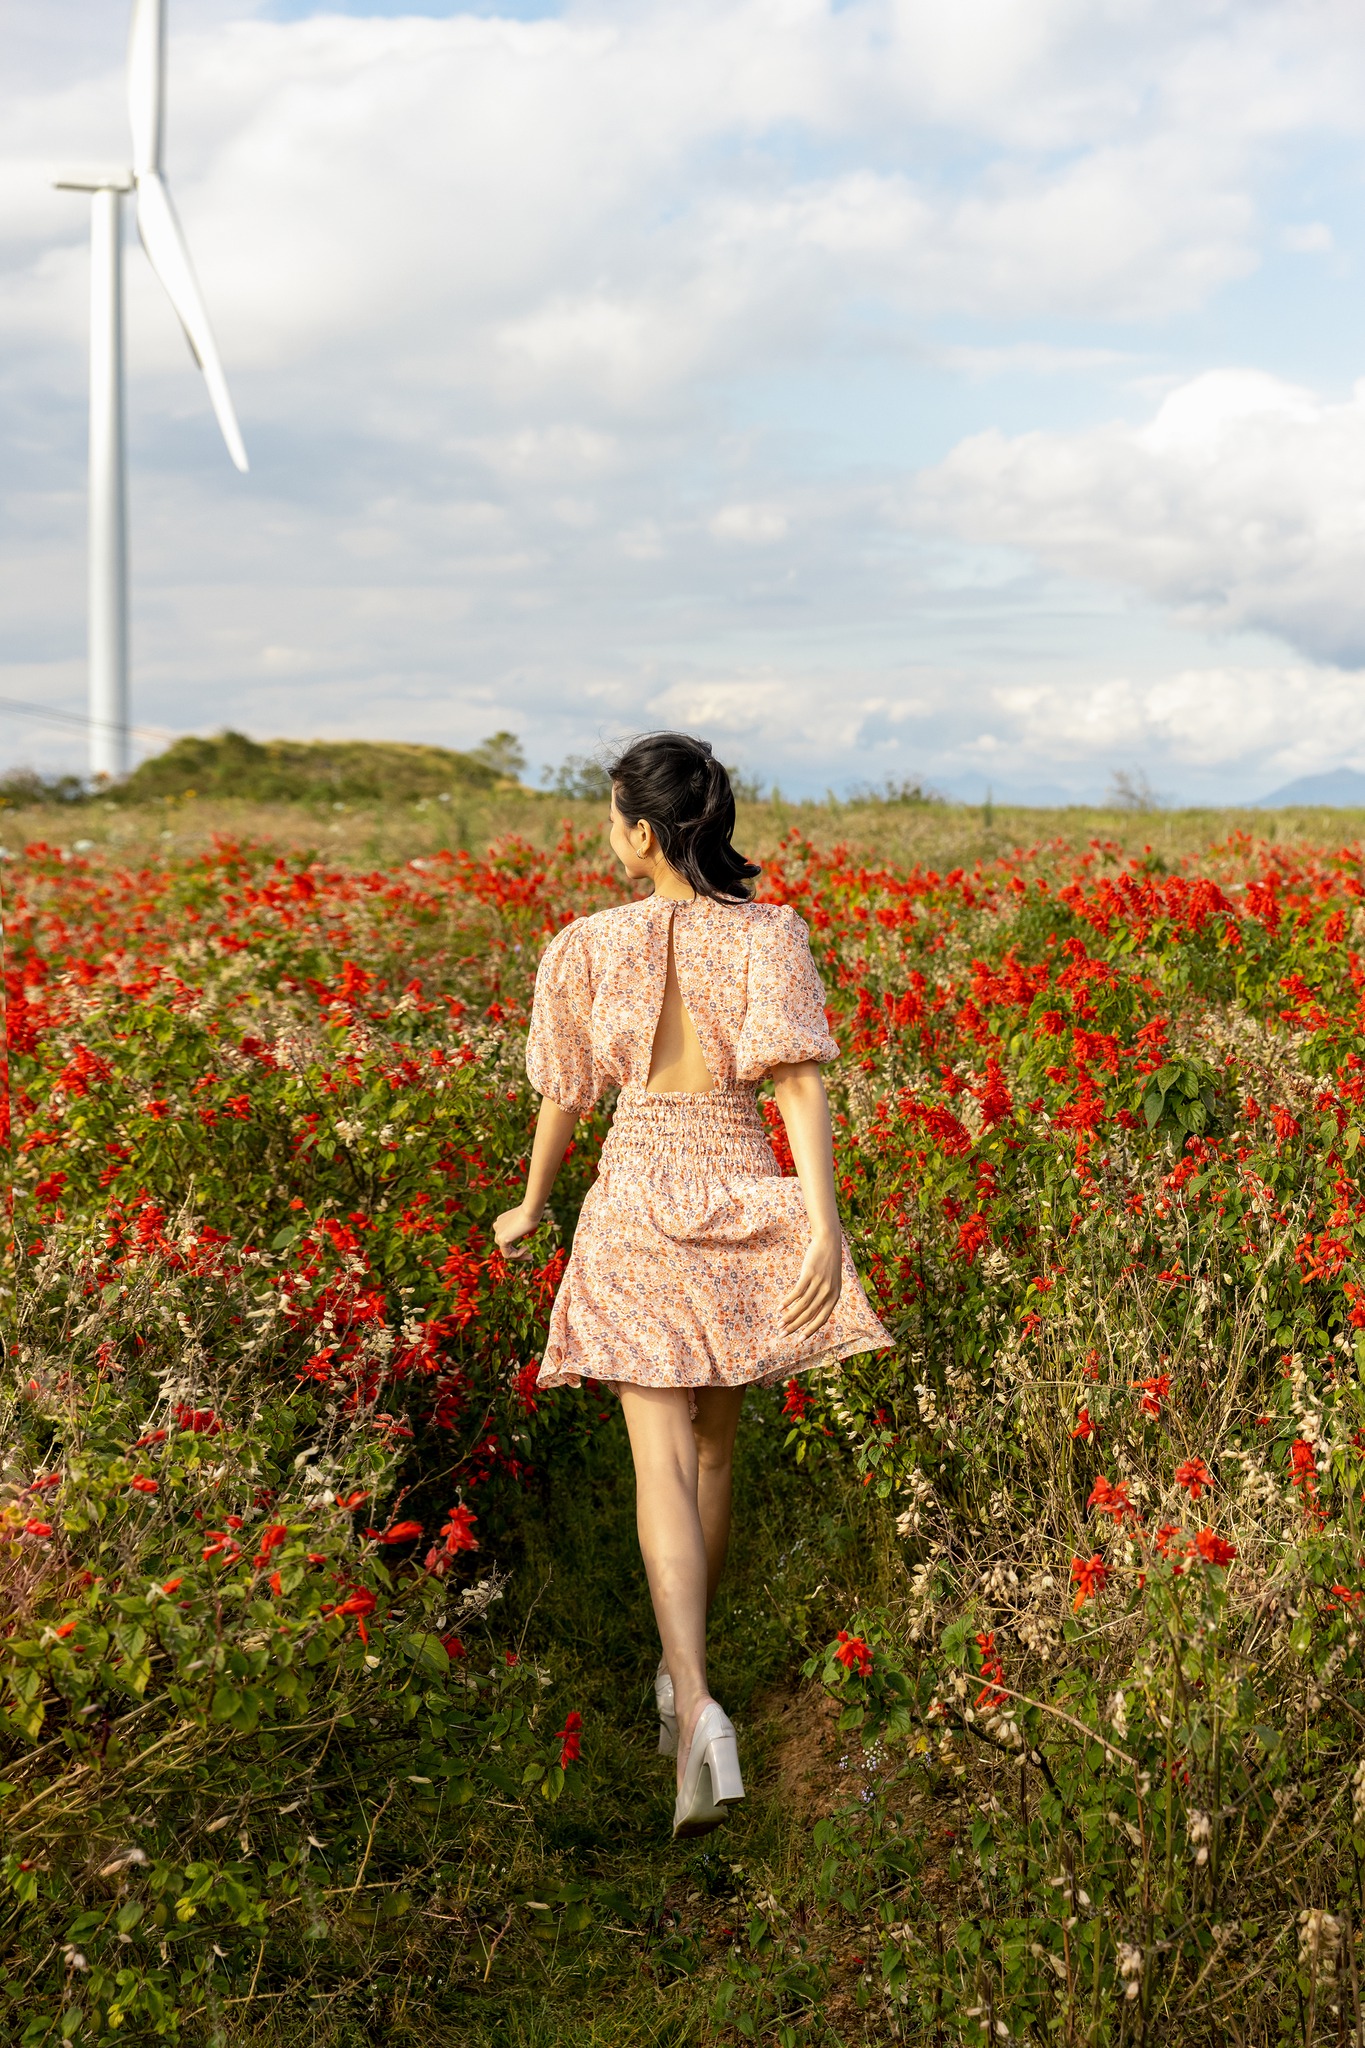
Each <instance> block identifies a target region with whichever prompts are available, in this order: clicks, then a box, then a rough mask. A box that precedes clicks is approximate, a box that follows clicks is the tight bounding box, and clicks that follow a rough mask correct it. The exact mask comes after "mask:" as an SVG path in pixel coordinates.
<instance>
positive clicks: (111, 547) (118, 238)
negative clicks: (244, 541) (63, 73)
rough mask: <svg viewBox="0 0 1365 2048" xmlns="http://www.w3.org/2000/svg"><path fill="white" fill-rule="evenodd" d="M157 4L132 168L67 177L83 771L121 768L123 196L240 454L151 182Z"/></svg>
mask: <svg viewBox="0 0 1365 2048" xmlns="http://www.w3.org/2000/svg"><path fill="white" fill-rule="evenodd" d="M165 83H166V7H165V0H133V27H132V36H131V39H130V41H129V46H128V114H129V118H130V121H131V123H132V131H133V162H132V168H131V169H130V170H129V169H117V170H104V171H88V172H82V171H73V172H70V173H69V174H68V175H66V176H64V177H60V178H58V179H56V180H55V181H54V182H55V183H56V185H57V186H58V188H59V189H60V190H61V191H64V192H88V193H89V194H90V195H91V211H90V562H89V574H90V613H89V627H88V630H89V642H90V773H91V774H92V775H93V776H97V777H117V776H120V775H126V774H127V772H128V531H127V529H128V488H127V478H126V469H125V455H124V441H123V195H124V193H125V192H133V193H135V194H136V204H137V227H138V234H139V235H140V236H141V238H142V246H143V248H144V249H145V250H146V252H147V260H148V262H149V263H150V264H151V266H152V269H153V270H154V271H155V272H156V275H157V277H158V278H159V279H160V280H161V285H162V288H163V290H164V291H165V293H166V296H167V298H168V299H169V300H170V302H171V304H172V306H174V308H175V310H176V313H177V314H178V315H179V318H180V324H181V326H182V327H183V328H184V330H185V339H186V340H187V341H188V342H189V345H190V350H191V352H192V354H193V356H194V360H195V361H196V362H197V363H198V365H199V367H200V369H201V370H202V371H203V373H204V381H205V383H206V384H207V385H208V388H209V398H210V400H211V402H212V405H213V410H214V412H215V413H216V415H217V418H218V424H219V426H220V427H221V428H222V430H223V439H224V441H226V443H227V451H228V454H229V455H230V456H231V457H232V460H233V461H234V463H235V464H236V465H237V467H238V469H240V470H245V469H246V466H247V461H246V449H245V448H244V447H243V445H242V436H241V433H240V431H239V429H238V426H237V415H236V413H235V412H234V411H233V409H232V398H231V395H230V393H229V391H228V387H227V378H226V377H225V376H224V375H223V365H222V361H221V359H220V357H219V354H218V348H217V344H216V343H215V341H214V339H213V329H212V328H211V327H210V325H209V316H208V312H207V309H206V307H205V305H204V299H203V294H202V293H201V291H200V289H199V283H198V280H197V278H196V277H195V274H194V266H193V264H192V263H191V262H190V252H189V249H188V248H187V247H186V244H185V236H184V233H183V231H182V229H181V226H180V222H179V220H178V219H177V218H176V213H175V208H174V207H173V206H172V204H171V195H170V193H169V192H168V191H167V189H166V183H165V179H164V178H163V176H162V166H161V157H162V146H163V139H164V130H165Z"/></svg>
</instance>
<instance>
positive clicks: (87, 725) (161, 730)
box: [0, 697, 175, 740]
mask: <svg viewBox="0 0 1365 2048" xmlns="http://www.w3.org/2000/svg"><path fill="white" fill-rule="evenodd" d="M0 711H23V712H26V713H27V714H28V715H29V717H31V718H55V719H56V720H57V721H58V722H59V723H60V724H62V725H79V726H81V727H82V728H83V729H84V730H85V731H87V732H88V731H89V730H90V729H91V727H92V726H100V727H101V728H102V729H103V730H104V731H105V732H119V731H125V732H135V733H136V734H137V735H138V737H139V738H140V739H144V740H172V739H174V738H175V734H174V733H173V732H168V731H167V730H166V728H165V726H161V725H158V726H152V725H129V726H124V727H120V726H117V725H116V724H115V723H114V721H113V720H112V719H108V718H91V717H90V716H89V714H88V713H86V712H83V711H58V710H57V708H56V706H55V705H52V704H26V703H24V701H23V700H22V698H19V697H0Z"/></svg>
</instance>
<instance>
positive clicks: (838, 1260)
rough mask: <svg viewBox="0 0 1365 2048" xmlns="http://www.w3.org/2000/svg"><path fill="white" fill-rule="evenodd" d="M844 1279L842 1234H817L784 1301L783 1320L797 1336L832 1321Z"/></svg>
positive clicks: (810, 1334) (809, 1334)
mask: <svg viewBox="0 0 1365 2048" xmlns="http://www.w3.org/2000/svg"><path fill="white" fill-rule="evenodd" d="M843 1280H844V1246H843V1239H842V1238H841V1237H836V1238H817V1237H813V1238H812V1239H811V1241H810V1243H809V1244H808V1245H807V1247H806V1256H805V1258H804V1259H802V1261H801V1271H800V1273H799V1274H798V1275H797V1280H796V1285H795V1287H793V1288H792V1290H791V1292H790V1294H788V1295H786V1296H784V1298H783V1302H782V1320H783V1322H784V1323H785V1324H786V1326H787V1330H788V1333H789V1334H790V1335H791V1336H793V1337H813V1336H814V1335H815V1332H816V1331H817V1330H819V1329H821V1328H823V1326H824V1325H825V1324H826V1323H827V1322H828V1321H829V1319H830V1317H831V1316H832V1315H833V1313H834V1309H835V1305H836V1304H837V1302H838V1299H839V1293H840V1290H841V1288H842V1286H843Z"/></svg>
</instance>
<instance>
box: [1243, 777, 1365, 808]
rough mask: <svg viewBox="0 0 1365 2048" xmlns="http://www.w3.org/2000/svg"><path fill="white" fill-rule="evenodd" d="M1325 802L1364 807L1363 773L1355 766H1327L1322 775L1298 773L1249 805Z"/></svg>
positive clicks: (1266, 806)
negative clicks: (1292, 778)
mask: <svg viewBox="0 0 1365 2048" xmlns="http://www.w3.org/2000/svg"><path fill="white" fill-rule="evenodd" d="M1312 804H1326V805H1330V806H1332V807H1333V808H1334V809H1340V810H1352V811H1365V775H1362V774H1361V772H1360V770H1359V769H1358V768H1329V769H1328V771H1327V773H1326V774H1325V775H1300V776H1299V778H1298V780H1297V781H1296V782H1286V783H1285V784H1284V786H1283V788H1282V789H1272V790H1271V792H1270V795H1269V796H1263V797H1260V798H1259V799H1258V800H1257V802H1256V803H1254V804H1253V805H1252V807H1251V808H1252V809H1253V810H1257V811H1283V810H1288V809H1290V808H1294V807H1298V806H1300V805H1304V806H1307V805H1312Z"/></svg>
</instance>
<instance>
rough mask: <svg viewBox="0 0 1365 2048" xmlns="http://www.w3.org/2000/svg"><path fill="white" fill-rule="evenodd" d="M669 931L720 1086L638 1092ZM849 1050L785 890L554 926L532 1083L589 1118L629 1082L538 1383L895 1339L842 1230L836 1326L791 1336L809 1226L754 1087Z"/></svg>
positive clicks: (751, 1366) (747, 1377) (834, 1350)
mask: <svg viewBox="0 0 1365 2048" xmlns="http://www.w3.org/2000/svg"><path fill="white" fill-rule="evenodd" d="M670 928H671V932H672V941H673V958H674V964H675V968H676V972H677V977H678V986H679V991H680V993H681V996H682V1001H683V1006H684V1008H685V1009H686V1010H687V1012H688V1015H689V1016H690V1017H691V1019H692V1022H693V1025H694V1027H695V1029H696V1033H697V1038H698V1040H699V1042H700V1045H701V1051H702V1055H703V1057H704V1059H705V1061H706V1066H707V1069H708V1071H709V1072H710V1074H711V1076H712V1079H713V1080H714V1082H715V1084H716V1085H715V1087H714V1088H713V1089H712V1090H710V1091H709V1092H707V1093H704V1094H681V1093H678V1094H674V1093H664V1092H661V1091H659V1090H653V1091H650V1090H648V1089H647V1088H646V1086H645V1083H646V1081H647V1080H648V1077H649V1069H650V1061H651V1058H652V1056H653V1049H654V1037H655V1031H656V1028H657V1026H658V1021H659V1015H660V1011H661V1009H662V1007H663V1000H664V986H665V978H666V975H667V971H668V952H669V935H670ZM838 1050H839V1049H838V1047H837V1045H836V1044H835V1042H834V1040H833V1039H832V1038H831V1037H830V1034H829V1026H828V1024H827V1022H826V1019H825V1005H824V990H823V989H822V987H821V985H820V977H819V975H818V974H817V972H816V969H815V963H814V961H813V960H812V959H811V956H810V947H809V945H808V944H807V936H806V926H805V925H804V923H803V922H802V920H801V919H800V918H799V917H798V916H797V915H796V913H795V911H793V910H791V909H789V908H788V907H787V906H786V905H784V904H776V903H717V902H713V901H711V900H710V899H709V898H707V897H704V896H700V897H696V898H694V899H693V900H692V901H690V902H685V903H680V902H673V901H671V900H669V899H667V898H664V897H658V896H651V897H647V898H645V899H644V900H643V901H642V902H637V903H627V904H622V905H621V906H620V907H618V908H616V909H612V910H602V911H599V912H598V913H597V914H596V915H595V916H593V917H586V918H581V919H579V920H577V921H576V922H575V923H573V924H570V925H568V926H566V927H565V929H564V930H563V931H562V932H560V933H558V935H557V936H556V937H555V938H554V939H553V940H552V941H551V943H550V945H549V946H548V947H547V948H546V950H545V954H544V957H543V958H542V960H541V963H540V969H539V972H538V973H537V975H536V992H535V1003H534V1007H533V1010H532V1015H531V1033H530V1040H529V1043H528V1045H527V1049H526V1071H527V1073H528V1074H529V1076H530V1079H531V1085H532V1087H534V1088H535V1089H536V1090H537V1091H538V1092H539V1093H540V1094H541V1095H548V1096H549V1097H550V1099H551V1100H552V1101H554V1102H557V1103H558V1104H559V1105H560V1107H561V1108H562V1109H568V1110H577V1111H580V1112H582V1111H586V1110H589V1109H591V1108H592V1106H593V1105H594V1103H596V1102H597V1101H598V1099H599V1097H600V1096H601V1095H602V1093H603V1091H604V1089H607V1088H611V1087H614V1088H618V1089H619V1090H620V1094H619V1096H618V1098H617V1103H616V1110H615V1114H614V1117H613V1120H612V1126H611V1130H610V1132H609V1134H608V1136H607V1140H606V1143H605V1145H604V1146H603V1148H602V1156H601V1161H600V1164H599V1168H598V1175H597V1179H596V1181H595V1183H594V1184H593V1186H592V1188H591V1189H590V1190H589V1192H588V1196H587V1199H586V1201H585V1202H584V1204H583V1209H582V1214H581V1216H580V1218H579V1223H578V1229H577V1232H576V1233H575V1236H574V1243H573V1252H572V1254H571V1256H570V1259H569V1263H568V1267H567V1269H566V1271H565V1274H564V1279H563V1281H562V1283H561V1285H560V1289H559V1292H558V1294H557V1296H556V1297H555V1304H554V1309H553V1312H552V1314H551V1317H550V1336H549V1343H548V1344H547V1346H546V1350H545V1356H544V1359H543V1360H542V1362H541V1367H540V1373H539V1378H538V1382H537V1384H538V1385H540V1386H542V1387H547V1386H549V1387H553V1386H578V1385H579V1384H580V1383H581V1381H582V1380H583V1379H594V1380H604V1381H608V1382H612V1381H621V1380H626V1381H630V1382H633V1383H634V1384H635V1385H637V1386H647V1387H688V1388H691V1389H695V1388H697V1387H738V1386H745V1385H748V1384H751V1383H753V1382H755V1381H763V1380H780V1379H785V1378H786V1377H788V1376H789V1375H790V1374H792V1373H794V1372H799V1371H802V1370H804V1369H806V1368H809V1367H811V1366H816V1365H823V1364H827V1363H830V1362H832V1361H833V1360H835V1359H839V1358H847V1357H848V1356H850V1355H851V1354H852V1353H854V1352H859V1351H879V1350H884V1349H886V1348H887V1347H888V1346H889V1345H890V1344H891V1339H890V1337H888V1335H887V1333H886V1331H885V1330H884V1329H883V1328H882V1325H881V1324H880V1323H879V1322H878V1320H877V1318H876V1316H875V1315H874V1314H873V1313H872V1310H871V1308H870V1307H869V1305H868V1301H867V1297H866V1295H865V1294H864V1293H863V1289H862V1286H861V1283H860V1282H859V1280H858V1276H857V1274H856V1273H855V1272H854V1269H853V1262H852V1259H851V1258H850V1256H849V1251H848V1245H847V1243H845V1245H844V1257H843V1288H842V1292H841V1294H840V1297H839V1301H838V1303H837V1305H836V1307H835V1309H834V1312H833V1314H832V1315H831V1317H830V1318H829V1320H828V1322H826V1323H825V1324H824V1325H823V1327H822V1328H820V1329H819V1330H817V1331H815V1332H814V1333H813V1334H810V1335H807V1336H804V1337H793V1336H792V1335H791V1333H790V1332H789V1331H788V1330H787V1329H786V1328H785V1327H784V1325H783V1321H782V1299H783V1296H784V1295H786V1294H787V1293H789V1292H790V1290H791V1288H792V1287H793V1286H794V1284H795V1282H796V1279H797V1277H798V1275H799V1273H800V1269H801V1261H802V1258H803V1257H804V1255H805V1251H806V1247H807V1245H808V1244H809V1242H810V1225H809V1222H808V1219H807V1216H806V1208H805V1202H804V1200H803V1197H802V1194H801V1187H800V1183H799V1181H797V1180H795V1179H793V1178H791V1177H789V1176H784V1175H783V1174H782V1172H781V1171H780V1169H779V1167H778V1164H777V1160H776V1158H775V1157H774V1154H773V1150H772V1146H771V1145H770V1144H769V1142H768V1136H767V1132H766V1129H765V1127H764V1123H763V1119H762V1117H761V1115H760V1114H759V1109H758V1103H757V1100H756V1093H755V1091H756V1087H757V1084H758V1082H759V1081H760V1080H761V1079H762V1077H763V1075H764V1074H766V1073H767V1072H768V1070H769V1068H771V1067H774V1066H777V1065H778V1064H779V1063H782V1062H786V1061H796V1060H822V1061H823V1060H832V1059H835V1058H837V1057H838ZM694 1399H695V1396H694Z"/></svg>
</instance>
